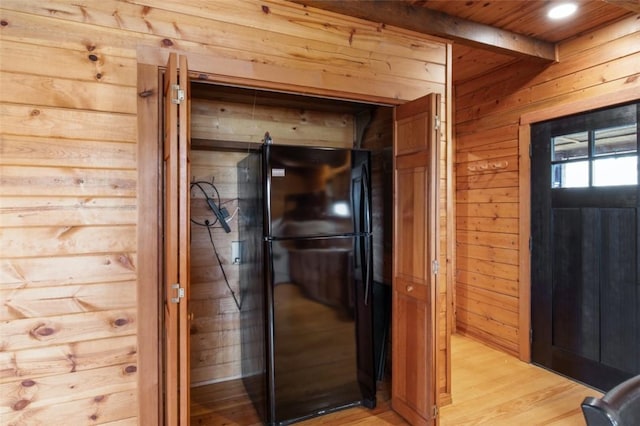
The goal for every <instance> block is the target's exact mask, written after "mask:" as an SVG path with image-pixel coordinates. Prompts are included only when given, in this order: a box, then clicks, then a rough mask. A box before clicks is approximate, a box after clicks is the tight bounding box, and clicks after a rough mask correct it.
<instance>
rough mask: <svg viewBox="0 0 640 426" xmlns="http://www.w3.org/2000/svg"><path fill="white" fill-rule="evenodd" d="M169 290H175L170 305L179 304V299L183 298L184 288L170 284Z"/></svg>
mask: <svg viewBox="0 0 640 426" xmlns="http://www.w3.org/2000/svg"><path fill="white" fill-rule="evenodd" d="M171 288H172V289H174V290H177V293H176V297H172V298H171V303H180V299H182V298H184V287H180V284H171Z"/></svg>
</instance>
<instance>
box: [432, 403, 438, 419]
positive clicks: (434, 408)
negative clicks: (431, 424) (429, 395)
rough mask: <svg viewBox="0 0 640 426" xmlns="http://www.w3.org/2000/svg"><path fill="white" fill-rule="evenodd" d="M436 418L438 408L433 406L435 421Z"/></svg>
mask: <svg viewBox="0 0 640 426" xmlns="http://www.w3.org/2000/svg"><path fill="white" fill-rule="evenodd" d="M436 417H438V406H437V405H434V406H433V418H434V419H435V418H436Z"/></svg>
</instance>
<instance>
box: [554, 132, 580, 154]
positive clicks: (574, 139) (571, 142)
mask: <svg viewBox="0 0 640 426" xmlns="http://www.w3.org/2000/svg"><path fill="white" fill-rule="evenodd" d="M551 143H552V144H553V151H552V153H551V161H562V160H571V159H575V158H587V157H588V156H589V134H588V132H578V133H571V134H568V135H560V136H554V137H553V138H551Z"/></svg>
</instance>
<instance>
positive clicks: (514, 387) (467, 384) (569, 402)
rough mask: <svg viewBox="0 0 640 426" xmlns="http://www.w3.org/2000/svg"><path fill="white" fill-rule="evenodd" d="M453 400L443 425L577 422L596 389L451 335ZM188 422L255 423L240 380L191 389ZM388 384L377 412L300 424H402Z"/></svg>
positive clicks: (351, 411)
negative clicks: (391, 402)
mask: <svg viewBox="0 0 640 426" xmlns="http://www.w3.org/2000/svg"><path fill="white" fill-rule="evenodd" d="M451 339H452V341H451V347H452V364H451V365H452V366H453V368H452V373H451V374H452V388H453V395H452V396H453V403H452V404H450V405H447V406H445V407H442V408H441V409H440V425H441V426H454V425H455V426H459V425H491V426H501V425H504V426H506V425H509V426H512V425H556V426H560V425H567V426H569V425H581V426H583V425H584V424H585V423H584V420H583V417H582V413H581V411H580V403H581V402H582V400H583V399H584V397H585V396H599V395H600V393H599V392H597V391H595V390H593V389H590V388H588V387H586V386H583V385H581V384H579V383H576V382H573V381H571V380H569V379H566V378H564V377H561V376H558V375H556V374H553V373H551V372H549V371H547V370H544V369H541V368H538V367H535V366H533V365H529V364H526V363H523V362H521V361H519V360H517V359H516V358H514V357H512V356H510V355H506V354H504V353H502V352H499V351H496V350H494V349H491V348H489V347H487V346H485V345H482V344H480V343H478V342H476V341H475V340H472V339H469V338H466V337H463V336H458V335H454V336H452V337H451ZM191 398H192V403H191V419H192V422H191V423H192V425H216V426H234V425H237V426H249V425H259V424H260V422H259V420H258V417H257V416H256V414H255V411H254V410H253V407H252V405H251V403H250V402H249V401H248V399H247V397H246V394H245V393H244V388H243V386H242V382H241V381H233V382H226V383H222V384H215V385H208V386H202V387H198V388H193V389H192V392H191ZM388 400H389V392H388V386H386V385H382V386H381V387H380V389H379V392H378V406H377V407H376V409H375V410H367V409H364V408H352V409H348V410H343V411H340V412H337V413H333V414H329V415H325V416H322V417H317V418H315V419H312V420H308V421H305V422H302V423H299V424H300V425H301V426H311V425H320V424H323V425H336V426H337V425H347V424H358V425H405V424H406V423H405V422H404V421H403V420H402V418H400V417H399V416H398V415H397V414H395V413H394V412H393V411H391V409H390V407H389V402H388Z"/></svg>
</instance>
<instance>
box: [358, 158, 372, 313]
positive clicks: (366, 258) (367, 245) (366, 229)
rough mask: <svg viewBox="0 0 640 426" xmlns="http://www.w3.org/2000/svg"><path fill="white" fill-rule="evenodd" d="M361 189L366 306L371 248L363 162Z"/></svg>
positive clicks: (369, 285) (367, 195) (366, 177)
mask: <svg viewBox="0 0 640 426" xmlns="http://www.w3.org/2000/svg"><path fill="white" fill-rule="evenodd" d="M361 182H362V191H361V192H360V193H361V194H362V195H361V196H362V199H363V201H364V220H362V221H361V222H360V223H361V226H362V227H363V228H364V229H363V230H362V231H363V232H364V233H365V234H366V236H365V240H364V241H365V243H364V244H365V250H364V253H362V256H364V259H363V260H364V261H363V262H362V265H363V266H364V271H363V272H364V282H365V287H364V305H365V306H367V305H368V304H369V291H370V287H371V263H370V259H371V255H370V253H369V250H371V244H370V240H371V235H369V233H370V232H371V205H370V194H369V172H368V170H367V167H366V166H365V165H364V164H363V165H362V181H361Z"/></svg>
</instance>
